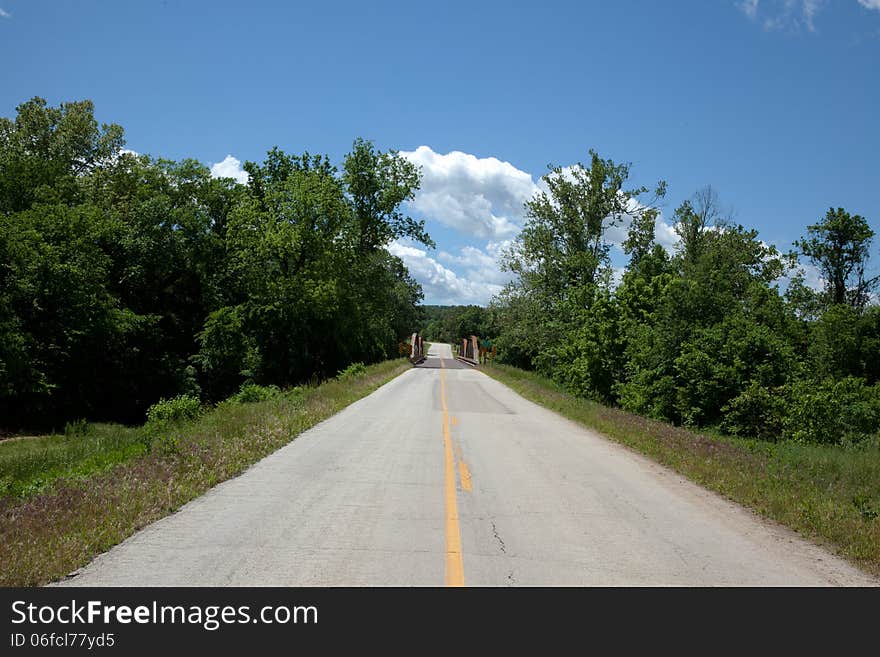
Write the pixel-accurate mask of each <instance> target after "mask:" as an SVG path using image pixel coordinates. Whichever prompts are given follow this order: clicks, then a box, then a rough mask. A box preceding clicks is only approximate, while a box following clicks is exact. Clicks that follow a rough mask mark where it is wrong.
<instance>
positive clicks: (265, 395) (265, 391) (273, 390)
mask: <svg viewBox="0 0 880 657" xmlns="http://www.w3.org/2000/svg"><path fill="white" fill-rule="evenodd" d="M280 395H281V390H280V389H279V388H278V386H261V385H257V384H256V383H245V384H243V385H242V386H241V388H240V389H239V391H238V392H237V393H235V394H234V395H232V397H230V398H229V399H230V400H231V401H233V402H236V403H238V404H252V403H254V402H261V401H268V400H270V399H275V398H277V397H279V396H280Z"/></svg>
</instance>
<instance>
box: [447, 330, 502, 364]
mask: <svg viewBox="0 0 880 657" xmlns="http://www.w3.org/2000/svg"><path fill="white" fill-rule="evenodd" d="M497 354H498V349H497V348H496V347H495V346H494V345H493V344H492V343H491V342H490V341H489V340H486V339H483V340H481V339H480V338H478V337H477V336H476V335H472V336H470V337H467V338H462V339H461V344H459V345H458V355H457V356H456V358H459V359H460V360H464V361H467V362H469V363H472V364H474V365H479V364H480V363H487V362H489V361H491V360H492V359H493V358H494V357H495V356H496V355H497Z"/></svg>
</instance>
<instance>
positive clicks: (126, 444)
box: [0, 424, 147, 497]
mask: <svg viewBox="0 0 880 657" xmlns="http://www.w3.org/2000/svg"><path fill="white" fill-rule="evenodd" d="M146 451H147V446H146V444H145V443H144V441H143V440H142V432H141V429H139V428H133V427H124V426H121V425H118V424H91V425H88V427H87V429H86V432H85V433H83V434H74V435H63V434H62V435H51V436H38V437H34V438H24V439H19V440H15V439H13V440H4V441H3V442H0V497H3V496H13V497H27V496H29V495H33V494H36V493H39V492H41V491H43V490H45V489H46V487H48V486H50V485H51V484H52V483H54V482H55V481H56V480H58V479H63V478H69V477H87V476H88V475H90V474H92V473H95V472H99V471H101V470H104V469H106V468H109V467H111V466H113V465H115V464H116V463H121V462H123V461H127V460H128V459H130V458H133V457H135V456H139V455H141V454H144V453H145V452H146Z"/></svg>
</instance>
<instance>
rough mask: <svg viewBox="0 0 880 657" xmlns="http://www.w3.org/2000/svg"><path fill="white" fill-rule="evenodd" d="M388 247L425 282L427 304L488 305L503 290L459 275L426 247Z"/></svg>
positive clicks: (418, 278) (393, 243) (402, 245)
mask: <svg viewBox="0 0 880 657" xmlns="http://www.w3.org/2000/svg"><path fill="white" fill-rule="evenodd" d="M388 250H389V251H390V252H391V253H392V254H393V255H396V256H397V257H398V258H400V259H401V260H403V263H404V264H405V265H406V267H407V269H409V272H410V274H411V275H412V276H413V277H414V278H415V279H416V280H417V281H418V282H419V283H420V284H421V286H422V289H423V290H424V292H425V301H426V302H427V303H433V304H441V305H458V304H477V305H485V304H487V303H488V302H489V300H490V299H491V298H492V297H493V296H495V295H496V294H498V293H499V292H500V291H501V288H502V286H501V285H500V284H498V283H490V282H487V281H481V280H473V279H470V278H467V277H464V276H460V275H459V274H456V273H455V272H454V271H452V270H451V269H449V268H447V267H444V266H443V265H442V264H440V263H439V262H437V260H436V259H434V258H432V257H431V256H429V255H428V252H427V251H425V250H424V249H419V248H416V247H413V246H407V245H405V244H401V243H400V242H392V243H391V244H390V245H389V246H388Z"/></svg>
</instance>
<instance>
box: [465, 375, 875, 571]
mask: <svg viewBox="0 0 880 657" xmlns="http://www.w3.org/2000/svg"><path fill="white" fill-rule="evenodd" d="M480 369H481V371H483V372H484V373H485V374H487V375H489V376H491V377H492V378H494V379H497V380H498V381H500V382H501V383H504V384H505V385H507V386H509V387H510V388H512V389H514V390H516V391H517V392H518V393H519V394H521V395H522V396H523V397H525V398H526V399H529V400H531V401H533V402H536V403H538V404H541V405H542V406H545V407H547V408H549V409H551V410H554V411H556V412H558V413H560V414H561V415H564V416H565V417H567V418H569V419H571V420H574V421H576V422H579V423H581V424H583V425H585V426H587V427H590V428H592V429H595V430H596V431H599V432H600V433H602V434H604V435H605V436H607V437H609V438H611V439H613V440H615V441H616V442H619V443H622V444H624V445H627V446H628V447H631V448H632V449H634V450H636V451H638V452H641V453H643V454H645V455H647V456H649V457H650V458H652V459H653V460H655V461H657V462H659V463H662V464H663V465H666V466H668V467H670V468H672V469H673V470H675V471H677V472H679V473H681V474H682V475H684V476H686V477H688V478H689V479H691V480H692V481H694V482H696V483H698V484H700V485H701V486H703V487H705V488H708V489H710V490H713V491H716V492H718V493H720V494H722V495H724V496H726V497H727V498H729V499H731V500H733V501H735V502H738V503H739V504H742V505H743V506H746V507H749V508H751V509H753V510H754V511H756V512H757V513H759V514H761V515H763V516H765V517H768V518H771V519H773V520H775V521H777V522H779V523H781V524H783V525H787V526H788V527H790V528H791V529H794V530H795V531H797V532H798V533H800V534H802V535H803V536H805V537H807V538H809V539H811V540H813V541H815V542H817V543H820V544H823V545H825V546H826V547H828V548H830V549H831V550H833V551H835V552H836V553H837V554H839V555H840V556H842V557H844V558H845V559H848V560H849V561H851V562H852V563H854V564H855V565H857V566H859V567H861V568H863V569H864V570H866V571H868V572H870V573H873V574H875V575H880V445H878V444H877V442H876V441H875V442H869V443H864V444H862V445H859V446H839V445H813V444H803V443H793V442H779V443H771V442H766V441H758V440H745V439H738V438H732V437H729V436H722V435H717V434H710V433H706V432H702V433H701V432H697V431H693V430H690V429H687V428H683V427H676V426H673V425H671V424H668V423H665V422H659V421H655V420H649V419H646V418H644V417H641V416H638V415H634V414H632V413H628V412H626V411H623V410H620V409H617V408H610V407H607V406H603V405H602V404H598V403H596V402H593V401H590V400H587V399H582V398H578V397H575V396H573V395H571V394H569V393H568V392H566V391H565V390H563V389H562V388H561V387H560V386H558V385H557V384H556V383H554V382H553V381H551V380H549V379H546V378H544V377H542V376H539V375H537V374H535V373H532V372H526V371H523V370H520V369H517V368H514V367H510V366H506V365H497V364H496V365H492V366H483V367H481V368H480Z"/></svg>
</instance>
